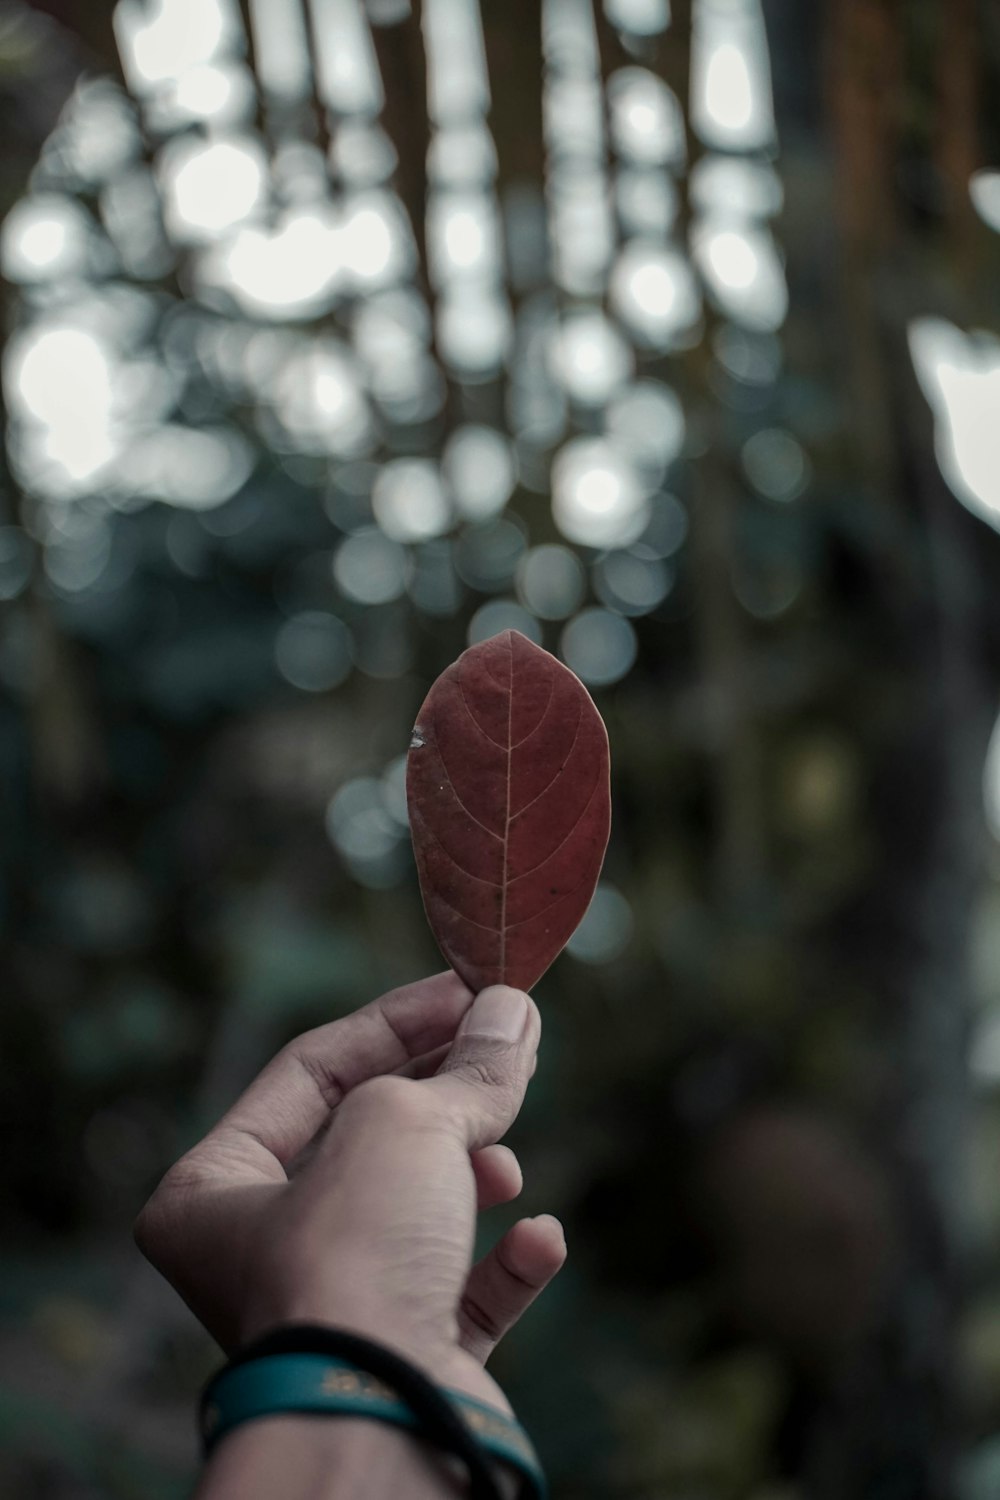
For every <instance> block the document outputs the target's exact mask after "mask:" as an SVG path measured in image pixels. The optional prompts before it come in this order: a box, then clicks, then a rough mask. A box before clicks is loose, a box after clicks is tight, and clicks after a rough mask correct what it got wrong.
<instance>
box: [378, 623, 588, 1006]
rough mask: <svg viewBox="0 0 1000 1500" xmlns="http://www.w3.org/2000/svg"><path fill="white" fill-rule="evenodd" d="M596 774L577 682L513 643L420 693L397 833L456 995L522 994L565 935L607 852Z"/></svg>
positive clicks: (523, 642) (500, 640)
mask: <svg viewBox="0 0 1000 1500" xmlns="http://www.w3.org/2000/svg"><path fill="white" fill-rule="evenodd" d="M609 767H610V762H609V756H608V736H607V732H606V730H605V728H604V721H603V720H602V718H601V716H600V714H599V713H598V711H597V709H596V708H595V707H594V705H593V703H592V701H591V698H590V694H589V693H588V692H587V690H586V688H585V687H584V686H583V684H582V682H580V681H579V679H578V678H576V677H574V675H573V673H572V672H571V671H570V670H569V669H568V668H567V667H564V666H563V665H562V663H561V662H558V661H556V659H555V657H554V656H550V655H549V653H548V652H547V651H543V650H542V649H541V647H539V646H535V645H533V644H532V642H531V641H529V640H528V639H527V637H525V636H523V635H520V634H519V633H518V632H517V631H516V630H505V631H504V633H503V634H502V635H496V636H493V637H492V639H491V640H488V641H483V642H482V644H481V645H478V646H473V647H471V649H470V650H468V651H466V652H464V653H463V655H462V656H460V657H459V659H458V661H456V662H455V663H453V665H452V666H450V667H449V668H448V669H447V671H446V672H443V673H442V674H441V676H440V677H439V678H438V680H437V681H436V682H435V684H434V686H433V687H432V688H431V690H430V692H429V693H428V694H427V697H426V698H425V699H424V703H423V707H422V708H421V710H420V713H419V714H418V715H417V722H416V724H415V726H414V730H413V739H412V741H411V744H410V753H409V755H408V757H407V767H406V796H407V802H408V804H409V810H410V830H411V833H412V835H413V847H414V851H415V853H416V858H417V871H418V874H419V876H420V890H421V894H422V895H423V898H424V909H425V911H426V912H427V920H428V922H429V923H430V925H431V930H432V932H433V933H434V936H435V937H436V938H437V941H438V946H439V947H440V949H441V951H442V953H443V954H444V956H445V958H446V959H447V960H448V962H449V963H450V964H451V966H452V968H453V969H454V970H455V971H456V973H458V974H460V975H461V977H462V978H463V979H464V980H465V982H466V984H467V985H468V986H469V988H470V989H472V990H475V991H478V990H481V989H484V988H485V987H486V985H488V984H511V985H514V986H515V987H516V988H518V989H522V990H528V989H530V988H531V986H532V985H533V984H534V983H535V982H536V981H537V980H538V979H539V978H540V977H541V976H542V974H544V973H545V970H546V969H547V968H548V967H549V965H550V964H551V963H552V961H553V959H554V958H556V956H557V955H558V954H559V953H560V952H561V950H562V949H563V947H564V946H565V944H566V942H567V940H568V939H569V938H570V937H571V936H572V934H573V930H574V928H575V927H576V925H577V923H578V922H579V920H580V918H581V917H582V916H583V914H584V912H585V911H586V910H587V907H588V905H589V904H590V898H591V896H592V895H593V893H594V887H595V886H596V884H597V877H598V875H599V874H600V872H601V863H602V861H603V859H604V850H605V848H606V847H607V842H608V833H609V831H610V828H611V792H610V770H609Z"/></svg>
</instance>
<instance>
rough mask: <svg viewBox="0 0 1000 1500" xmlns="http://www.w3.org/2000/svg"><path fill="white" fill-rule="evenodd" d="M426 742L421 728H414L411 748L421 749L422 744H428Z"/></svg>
mask: <svg viewBox="0 0 1000 1500" xmlns="http://www.w3.org/2000/svg"><path fill="white" fill-rule="evenodd" d="M426 743H427V741H426V740H425V739H424V737H423V735H422V734H421V733H420V730H419V729H414V731H413V737H412V739H411V740H410V749H411V750H419V749H420V748H421V746H422V745H426Z"/></svg>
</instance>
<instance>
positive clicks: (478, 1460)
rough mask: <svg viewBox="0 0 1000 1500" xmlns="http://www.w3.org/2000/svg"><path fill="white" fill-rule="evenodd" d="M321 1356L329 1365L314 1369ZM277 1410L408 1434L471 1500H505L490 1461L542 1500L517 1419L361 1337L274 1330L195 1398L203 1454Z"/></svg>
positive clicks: (533, 1459)
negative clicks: (449, 1466)
mask: <svg viewBox="0 0 1000 1500" xmlns="http://www.w3.org/2000/svg"><path fill="white" fill-rule="evenodd" d="M281 1356H286V1358H285V1359H282V1358H281ZM288 1356H299V1357H300V1358H298V1359H295V1358H287V1357H288ZM302 1356H305V1358H301V1357H302ZM324 1357H325V1358H326V1359H327V1360H329V1361H330V1364H329V1365H328V1366H325V1365H323V1364H322V1363H321V1360H322V1358H324ZM257 1362H260V1363H257ZM264 1362H267V1364H265V1363H264ZM248 1366H252V1367H253V1368H252V1369H247V1368H246V1367H248ZM281 1366H285V1367H286V1370H285V1377H284V1378H281V1377H279V1378H278V1395H277V1398H275V1384H274V1376H275V1375H277V1374H278V1371H277V1369H276V1368H275V1367H281ZM350 1367H353V1369H351V1368H350ZM269 1369H270V1372H271V1378H270V1379H269V1378H268V1373H267V1372H268V1370H269ZM237 1371H242V1374H234V1372H237ZM359 1371H361V1372H365V1374H364V1375H359V1374H358V1373H357V1372H359ZM365 1376H369V1377H374V1380H371V1379H369V1380H366V1379H365ZM262 1385H263V1387H264V1388H266V1394H264V1395H262ZM397 1398H398V1399H397ZM278 1411H287V1412H292V1411H299V1412H325V1413H327V1414H329V1415H341V1416H350V1415H361V1416H369V1417H373V1418H375V1419H377V1420H382V1421H387V1422H391V1423H394V1424H396V1425H399V1426H405V1427H409V1428H410V1429H411V1430H413V1431H415V1433H416V1434H417V1436H419V1437H421V1438H424V1439H426V1440H427V1441H428V1442H431V1443H433V1444H434V1445H435V1446H436V1447H438V1448H440V1449H442V1450H443V1451H444V1452H447V1453H450V1454H453V1455H454V1456H455V1457H457V1458H458V1459H459V1460H460V1461H461V1462H462V1463H463V1464H464V1465H465V1466H466V1468H467V1470H468V1475H469V1495H470V1497H471V1500H503V1496H502V1493H501V1490H500V1487H499V1484H498V1482H497V1479H496V1476H495V1474H494V1472H493V1467H492V1462H491V1455H492V1456H493V1457H496V1458H500V1459H503V1460H505V1461H506V1462H508V1463H509V1464H510V1465H511V1466H512V1467H513V1468H514V1469H515V1470H516V1471H517V1472H518V1473H519V1474H520V1476H521V1480H522V1487H521V1500H544V1496H545V1481H544V1476H543V1474H542V1471H541V1468H540V1466H539V1463H538V1459H537V1456H536V1454H535V1452H534V1449H533V1448H532V1445H531V1442H530V1440H529V1438H528V1436H527V1434H526V1433H525V1432H524V1429H523V1428H522V1427H521V1426H520V1424H519V1423H518V1422H517V1421H516V1420H514V1419H512V1418H510V1417H507V1416H506V1415H505V1414H504V1413H502V1412H499V1411H497V1410H495V1409H494V1408H492V1407H490V1406H487V1405H485V1404H484V1403H481V1402H478V1401H475V1400H473V1399H472V1398H470V1397H467V1396H465V1395H464V1394H463V1393H461V1392H457V1391H456V1392H445V1391H444V1390H442V1389H441V1388H440V1387H439V1386H437V1385H436V1384H435V1383H434V1381H433V1380H431V1379H430V1378H429V1376H427V1375H425V1374H424V1373H423V1371H422V1370H420V1369H418V1368H417V1366H415V1365H413V1364H411V1363H410V1362H409V1361H408V1360H406V1359H404V1358H403V1357H402V1356H401V1355H399V1354H397V1353H395V1351H394V1350H392V1349H388V1348H386V1347H385V1346H384V1345H382V1344H377V1343H374V1342H373V1341H372V1340H371V1339H366V1338H362V1337H361V1336H360V1335H359V1334H355V1333H349V1332H347V1331H346V1330H343V1329H339V1328H330V1327H325V1326H323V1325H320V1324H302V1323H297V1324H290V1325H288V1326H285V1327H281V1328H276V1329H273V1330H272V1331H271V1332H270V1333H266V1334H264V1335H263V1336H262V1337H261V1338H258V1339H255V1340H254V1342H253V1343H251V1344H249V1345H247V1346H246V1347H245V1348H243V1349H241V1350H239V1351H238V1352H237V1353H236V1354H235V1355H234V1356H233V1357H232V1359H230V1361H229V1363H228V1364H227V1365H226V1366H225V1367H224V1368H223V1369H222V1370H220V1371H219V1372H218V1374H217V1375H215V1376H214V1377H213V1378H212V1380H211V1381H209V1383H208V1385H207V1386H206V1388H205V1391H204V1393H203V1395H202V1398H201V1407H200V1427H201V1432H202V1437H203V1440H204V1445H205V1452H206V1455H207V1453H208V1452H209V1451H210V1450H211V1448H212V1446H213V1444H214V1442H215V1441H216V1440H217V1438H219V1437H221V1436H222V1435H223V1433H224V1432H226V1431H229V1430H230V1429H231V1428H232V1427H234V1426H236V1425H237V1424H238V1423H239V1422H241V1421H245V1420H247V1419H248V1418H250V1417H253V1416H263V1415H268V1414H275V1413H276V1412H278Z"/></svg>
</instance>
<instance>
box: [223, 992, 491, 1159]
mask: <svg viewBox="0 0 1000 1500" xmlns="http://www.w3.org/2000/svg"><path fill="white" fill-rule="evenodd" d="M472 998H473V997H472V991H471V990H469V989H468V988H467V987H466V985H464V984H463V983H462V981H461V980H460V979H459V977H458V975H457V974H455V973H453V972H452V971H451V970H450V969H449V970H448V971H447V972H445V973H444V974H434V975H432V976H431V977H430V978H429V979H419V980H417V981H416V982H415V983H414V984H405V985H403V986H401V987H400V988H399V989H396V990H390V991H389V993H388V994H387V995H382V996H380V997H379V999H377V1000H373V1001H372V1002H371V1003H370V1004H369V1005H365V1006H363V1007H362V1008H361V1010H356V1011H354V1013H353V1014H352V1015H349V1016H343V1017H341V1018H340V1019H339V1020H337V1021H330V1022H329V1023H328V1024H327V1025H326V1026H318V1027H316V1029H315V1030H314V1031H307V1032H305V1033H303V1035H302V1036H299V1037H296V1038H295V1040H294V1041H292V1042H289V1043H288V1045H287V1046H286V1047H284V1048H282V1050H281V1051H280V1052H279V1053H278V1055H277V1056H276V1057H275V1058H273V1059H272V1061H271V1062H269V1063H268V1065H267V1067H266V1068H265V1069H264V1070H263V1072H262V1073H260V1074H259V1075H258V1077H257V1078H256V1079H255V1080H254V1082H253V1083H252V1084H251V1085H250V1087H249V1088H248V1089H247V1090H246V1091H245V1093H243V1094H241V1095H240V1097H239V1099H237V1101H236V1103H235V1104H234V1105H233V1107H232V1108H231V1109H230V1110H228V1111H227V1112H226V1114H225V1115H223V1117H222V1119H221V1120H220V1121H219V1123H218V1125H216V1126H215V1127H214V1128H213V1129H212V1130H211V1131H210V1132H209V1134H208V1135H207V1136H206V1137H205V1140H204V1142H203V1143H202V1144H203V1145H205V1146H209V1145H211V1144H212V1142H213V1140H218V1138H219V1137H220V1136H223V1137H226V1138H229V1137H231V1136H233V1135H236V1136H237V1137H241V1138H242V1145H243V1146H244V1147H245V1148H246V1149H247V1150H248V1151H250V1152H254V1151H256V1152H258V1153H259V1152H265V1153H267V1154H268V1155H270V1156H271V1157H273V1158H274V1159H276V1160H277V1161H278V1162H280V1164H281V1166H282V1167H284V1166H286V1165H287V1164H288V1163H289V1162H290V1161H292V1160H293V1159H294V1158H295V1157H296V1156H297V1155H298V1154H299V1152H300V1151H302V1150H303V1148H304V1147H305V1146H307V1145H308V1144H309V1142H310V1141H311V1140H312V1138H313V1136H314V1135H315V1134H316V1132H317V1131H318V1130H319V1129H320V1127H321V1126H323V1125H325V1124H326V1122H327V1121H328V1119H329V1117H330V1114H331V1112H332V1111H333V1110H334V1109H336V1107H337V1105H338V1104H339V1103H340V1101H341V1099H343V1097H344V1095H345V1094H347V1093H348V1092H349V1091H350V1090H351V1089H353V1088H356V1087H357V1085H358V1084H359V1083H363V1082H364V1080H365V1079H366V1078H374V1077H376V1076H377V1075H378V1074H380V1073H392V1072H394V1071H395V1069H397V1068H399V1067H402V1066H403V1065H404V1064H406V1063H407V1062H409V1061H411V1060H412V1059H413V1058H415V1057H420V1056H422V1055H423V1054H424V1053H426V1052H431V1051H433V1050H434V1048H435V1047H440V1046H443V1045H444V1044H446V1043H448V1042H450V1041H451V1039H452V1038H453V1037H454V1035H455V1031H456V1030H457V1028H458V1024H459V1022H460V1021H461V1019H462V1017H463V1016H464V1015H465V1012H466V1011H467V1010H468V1008H469V1006H470V1005H471V1004H472ZM195 1149H196V1150H197V1149H198V1148H197V1147H196V1148H195ZM272 1167H273V1163H272Z"/></svg>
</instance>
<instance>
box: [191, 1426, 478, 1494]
mask: <svg viewBox="0 0 1000 1500" xmlns="http://www.w3.org/2000/svg"><path fill="white" fill-rule="evenodd" d="M464 1493H465V1485H464V1484H463V1482H462V1481H461V1479H460V1478H459V1477H458V1476H457V1475H453V1474H452V1472H451V1470H450V1468H449V1467H447V1466H446V1460H444V1459H443V1458H440V1457H438V1455H437V1454H435V1453H433V1452H432V1451H431V1450H430V1449H429V1448H427V1447H426V1446H425V1445H424V1444H422V1443H420V1442H419V1441H418V1440H417V1439H416V1438H413V1437H411V1436H410V1435H409V1434H408V1433H405V1432H401V1431H399V1429H397V1428H393V1427H390V1426H388V1425H387V1424H386V1423H384V1422H373V1421H367V1420H359V1419H355V1418H351V1417H294V1416H293V1417H289V1416H280V1417H264V1418H259V1419H257V1420H255V1421H253V1422H247V1423H245V1424H244V1425H243V1426H242V1427H239V1428H237V1429H236V1431H235V1432H231V1433H230V1434H229V1435H228V1436H227V1437H226V1438H224V1439H223V1440H222V1442H220V1443H219V1446H218V1448H217V1449H216V1450H215V1452H214V1453H213V1455H212V1457H211V1459H210V1460H209V1462H208V1465H207V1467H206V1469H205V1472H204V1474H203V1476H202V1480H201V1484H200V1485H199V1487H198V1490H197V1492H196V1495H195V1497H194V1500H274V1497H275V1496H276V1495H280V1496H281V1497H282V1500H396V1497H398V1496H400V1495H405V1496H406V1497H407V1500H456V1497H460V1496H461V1495H463V1494H464Z"/></svg>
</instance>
